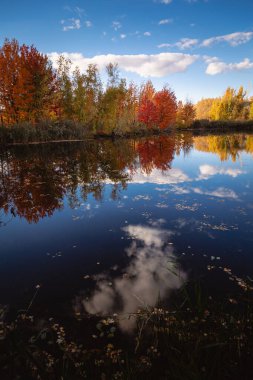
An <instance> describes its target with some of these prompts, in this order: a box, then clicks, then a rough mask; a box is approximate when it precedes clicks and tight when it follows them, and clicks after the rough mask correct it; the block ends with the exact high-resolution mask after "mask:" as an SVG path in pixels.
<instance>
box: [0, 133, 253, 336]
mask: <svg viewBox="0 0 253 380" xmlns="http://www.w3.org/2000/svg"><path fill="white" fill-rule="evenodd" d="M0 221H1V225H0V244H1V245H0V304H4V305H6V304H7V305H10V307H11V308H13V309H22V308H26V307H27V305H28V304H29V301H30V300H31V297H32V295H33V294H34V290H35V288H36V285H41V288H40V290H39V294H38V296H37V298H36V301H35V302H34V304H33V309H34V311H35V312H36V311H38V312H39V311H40V312H41V311H43V315H45V316H51V315H53V316H56V317H62V316H65V315H67V316H77V317H79V316H80V315H82V314H84V313H87V312H88V313H91V314H106V315H108V314H112V313H119V314H121V315H127V314H128V313H132V312H135V311H136V310H137V309H138V308H139V307H141V306H143V305H152V306H154V305H155V304H156V302H157V300H158V299H160V300H164V301H165V302H166V300H168V299H169V296H170V294H171V292H172V291H173V290H174V289H178V288H180V287H181V286H182V285H183V284H184V283H185V282H186V281H189V280H191V279H193V280H196V279H199V278H201V281H202V283H203V284H204V287H205V288H206V291H207V292H209V293H210V294H212V293H216V294H217V293H219V294H221V296H222V295H224V296H225V295H226V294H228V293H230V292H232V291H233V283H232V281H228V276H227V273H226V272H224V268H230V269H232V271H233V273H235V275H237V276H242V277H243V276H249V277H250V278H252V277H253V256H252V255H253V136H252V135H245V134H236V135H228V136H226V135H221V136H200V137H193V136H192V135H191V134H190V133H187V134H180V135H177V136H170V137H157V138H149V139H141V140H117V141H114V142H113V141H110V140H105V141H104V140H103V141H88V142H85V143H68V144H66V143H60V144H57V145H56V144H45V145H30V146H16V147H10V148H9V149H7V150H2V151H1V156H0ZM213 265H215V266H216V268H217V270H216V272H215V276H214V274H213V273H212V275H211V271H210V266H213ZM121 327H122V328H123V329H129V328H131V327H132V326H131V321H130V322H129V321H128V320H125V319H124V318H123V319H122V325H121Z"/></svg>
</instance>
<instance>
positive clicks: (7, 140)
mask: <svg viewBox="0 0 253 380" xmlns="http://www.w3.org/2000/svg"><path fill="white" fill-rule="evenodd" d="M63 128H65V129H63V130H62V132H63V133H61V135H62V134H63V136H62V138H59V137H58V136H59V134H58V131H57V129H56V127H54V126H50V127H48V128H43V129H39V128H38V127H37V126H29V127H28V128H27V126H26V127H23V126H18V127H12V128H6V127H1V128H0V147H7V146H20V145H39V144H48V143H50V144H56V143H73V142H85V141H95V140H100V139H110V140H120V139H129V138H130V139H138V138H150V137H159V136H170V135H172V134H177V133H191V134H192V135H193V136H198V135H206V134H217V133H218V134H221V135H223V134H231V133H253V120H249V121H246V122H245V121H244V122H239V121H238V122H235V121H234V122H232V121H231V122H219V121H211V122H205V123H204V124H203V123H202V122H201V121H199V120H196V121H195V122H194V123H193V124H192V125H191V126H188V127H186V126H173V127H170V129H166V130H157V129H153V130H144V129H139V130H137V131H129V132H125V133H122V134H118V133H115V132H112V133H108V134H105V133H94V134H93V133H87V131H85V130H83V128H80V127H76V128H73V127H72V128H70V129H66V127H65V126H64V124H63ZM52 134H53V135H54V134H55V135H58V136H55V137H54V136H52V137H51V136H50V135H52ZM68 135H69V138H68ZM75 135H80V137H75ZM50 137H51V138H50Z"/></svg>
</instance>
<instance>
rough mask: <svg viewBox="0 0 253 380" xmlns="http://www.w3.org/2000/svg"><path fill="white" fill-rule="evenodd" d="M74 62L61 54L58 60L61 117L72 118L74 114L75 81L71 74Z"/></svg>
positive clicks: (58, 96)
mask: <svg viewBox="0 0 253 380" xmlns="http://www.w3.org/2000/svg"><path fill="white" fill-rule="evenodd" d="M71 66H72V62H71V60H70V59H69V58H66V57H64V55H60V57H59V59H58V61H57V83H58V93H57V103H58V117H59V119H67V120H71V119H72V118H73V115H74V104H73V101H74V100H73V83H72V78H71V75H70V71H71Z"/></svg>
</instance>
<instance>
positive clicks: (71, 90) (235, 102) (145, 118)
mask: <svg viewBox="0 0 253 380" xmlns="http://www.w3.org/2000/svg"><path fill="white" fill-rule="evenodd" d="M106 72H107V78H108V79H107V83H106V84H105V83H104V84H103V83H102V81H101V78H100V74H99V71H98V68H97V66H96V65H89V66H88V67H87V69H86V71H85V72H84V73H81V71H80V69H79V68H78V67H76V68H75V69H74V71H72V63H71V61H70V60H69V59H66V58H65V57H64V56H60V58H59V60H58V65H57V69H54V68H53V66H52V63H51V61H50V60H49V58H48V57H47V55H44V54H42V53H40V52H39V51H38V50H37V49H36V48H35V47H34V46H27V45H20V44H19V43H18V41H17V40H15V39H13V40H7V39H6V40H5V42H4V44H3V46H2V47H0V124H1V126H2V127H7V128H8V129H9V128H11V127H17V126H19V125H24V123H27V124H28V125H29V126H34V125H38V124H39V123H41V122H43V123H49V124H50V123H64V122H74V123H78V124H79V127H80V126H81V127H82V128H83V129H84V130H85V131H86V132H87V133H93V134H112V133H115V134H124V133H131V132H134V131H136V130H138V129H142V130H145V129H146V130H149V129H150V130H153V129H157V130H165V129H167V128H169V127H172V126H184V127H188V126H191V125H192V123H193V122H194V120H196V119H197V120H206V121H212V120H216V121H219V120H221V121H246V120H253V98H249V97H248V95H247V92H246V91H245V89H244V88H243V87H242V86H241V87H240V88H239V89H238V90H237V89H234V88H231V87H229V88H227V89H226V91H225V93H224V94H223V96H221V97H219V98H208V99H202V100H200V101H199V102H198V103H197V104H193V103H192V102H191V101H190V100H188V101H186V102H185V103H182V102H181V101H177V98H176V94H175V93H174V91H173V90H171V89H170V88H169V87H168V86H164V87H163V89H162V90H160V91H156V90H155V88H154V86H153V84H152V82H151V81H150V80H149V81H147V82H146V83H144V84H142V85H141V86H137V85H136V84H135V83H129V84H127V82H126V80H125V79H123V78H121V77H120V74H119V69H118V66H117V65H116V64H109V65H107V67H106Z"/></svg>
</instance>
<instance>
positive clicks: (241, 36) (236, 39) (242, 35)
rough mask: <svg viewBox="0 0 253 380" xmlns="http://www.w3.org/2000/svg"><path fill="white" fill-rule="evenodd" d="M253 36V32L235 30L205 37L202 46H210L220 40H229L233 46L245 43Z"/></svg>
mask: <svg viewBox="0 0 253 380" xmlns="http://www.w3.org/2000/svg"><path fill="white" fill-rule="evenodd" d="M252 38H253V32H235V33H231V34H225V35H223V36H216V37H211V38H207V39H205V40H204V41H203V42H202V43H201V46H203V47H209V46H212V45H214V44H216V43H219V42H227V43H228V44H229V45H231V46H238V45H241V44H245V43H246V42H248V41H250V40H251V39H252Z"/></svg>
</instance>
